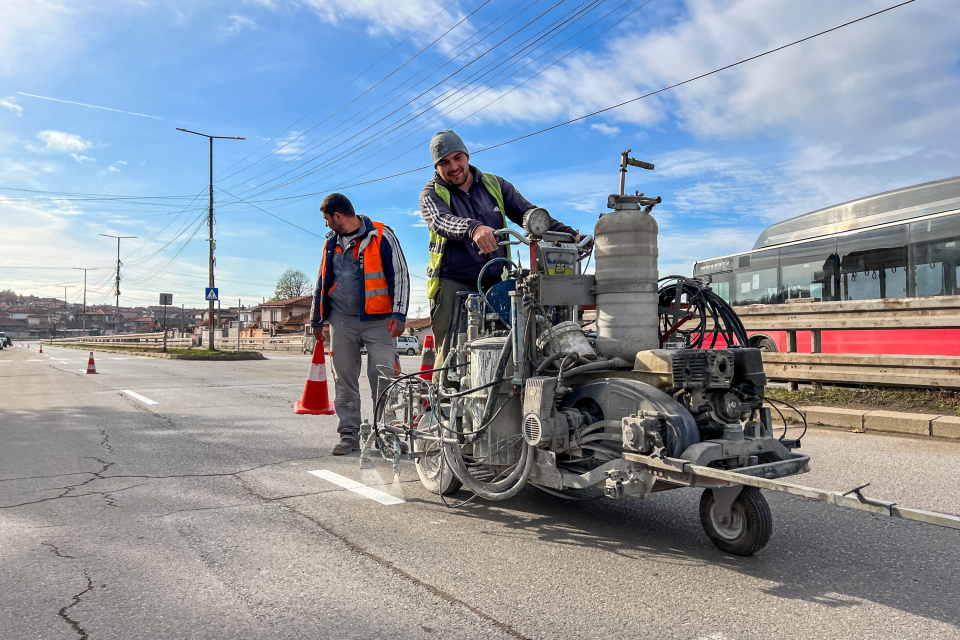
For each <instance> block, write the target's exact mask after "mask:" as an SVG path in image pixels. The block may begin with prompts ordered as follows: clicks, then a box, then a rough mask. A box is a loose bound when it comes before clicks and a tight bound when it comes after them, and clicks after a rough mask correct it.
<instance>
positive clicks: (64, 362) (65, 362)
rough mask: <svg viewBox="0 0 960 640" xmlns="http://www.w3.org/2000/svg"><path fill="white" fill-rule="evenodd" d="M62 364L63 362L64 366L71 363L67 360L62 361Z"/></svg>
mask: <svg viewBox="0 0 960 640" xmlns="http://www.w3.org/2000/svg"><path fill="white" fill-rule="evenodd" d="M60 362H62V363H63V364H70V363H69V362H67V361H66V360H61V361H60Z"/></svg>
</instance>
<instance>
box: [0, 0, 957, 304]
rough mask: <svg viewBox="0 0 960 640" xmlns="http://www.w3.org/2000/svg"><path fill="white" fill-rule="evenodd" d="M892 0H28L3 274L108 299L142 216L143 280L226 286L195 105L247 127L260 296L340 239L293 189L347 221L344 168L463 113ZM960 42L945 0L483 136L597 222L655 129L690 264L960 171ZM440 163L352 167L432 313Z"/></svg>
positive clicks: (535, 115) (668, 222)
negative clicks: (817, 212) (431, 242)
mask: <svg viewBox="0 0 960 640" xmlns="http://www.w3.org/2000/svg"><path fill="white" fill-rule="evenodd" d="M892 4H895V2H894V1H893V0H888V1H886V2H879V1H873V0H847V1H845V2H842V3H838V2H835V1H829V0H722V1H721V0H687V1H679V0H652V1H651V2H649V3H647V4H645V5H644V4H643V0H627V1H626V2H624V0H603V1H600V0H588V1H587V2H584V1H583V0H562V1H561V0H538V1H536V2H535V1H534V0H524V1H522V2H516V1H514V0H490V1H489V2H486V3H484V2H483V0H460V1H456V2H453V3H450V2H449V0H392V1H390V2H383V1H379V0H248V1H246V2H206V1H204V0H192V1H191V2H179V1H176V0H174V1H169V0H168V1H165V2H149V1H140V2H132V1H120V0H99V1H98V2H57V1H54V0H7V1H6V2H4V3H3V5H2V6H0V187H3V188H4V189H3V190H0V288H13V289H14V290H16V291H18V292H22V293H33V294H36V295H57V296H62V295H63V288H62V285H70V286H71V288H70V289H68V290H67V295H68V298H69V299H70V300H71V301H79V300H80V299H81V297H82V287H81V285H82V273H81V272H79V271H73V270H71V269H70V268H71V267H99V268H100V269H99V270H97V271H91V272H89V275H88V289H89V290H88V302H90V303H97V302H112V300H113V297H112V286H113V284H112V275H111V273H110V269H111V267H112V265H113V261H114V260H115V256H116V241H114V240H111V239H108V238H103V237H100V236H99V235H98V234H100V233H106V234H114V235H130V236H134V235H135V236H138V238H137V239H133V240H124V241H123V243H124V244H123V245H122V249H123V251H122V257H123V262H124V264H125V267H124V275H123V278H124V279H123V284H122V285H121V291H122V297H121V304H125V305H132V304H148V303H154V304H155V303H156V299H157V294H158V293H160V292H172V293H173V294H174V301H175V302H176V303H177V304H179V303H184V304H186V305H187V306H200V305H202V295H203V287H204V285H205V282H206V248H207V243H206V241H205V238H206V235H207V232H206V227H205V225H203V217H204V208H205V206H206V187H207V180H208V174H207V172H208V155H207V153H208V147H207V143H206V140H205V139H202V138H198V137H196V136H192V135H189V134H185V133H180V132H178V131H175V127H184V128H188V129H194V130H198V131H202V132H204V133H210V134H213V135H223V136H242V137H245V138H246V140H245V141H226V140H225V141H218V142H217V143H216V146H215V154H214V162H215V165H214V172H215V175H216V186H215V192H216V200H217V203H216V205H215V211H216V212H217V227H216V232H215V237H216V239H217V258H218V260H217V276H218V285H219V286H220V291H221V297H222V298H223V299H224V300H230V301H235V300H236V299H238V298H240V299H242V300H243V301H244V304H249V303H253V302H257V301H259V300H260V299H261V298H262V297H263V296H268V297H269V296H270V295H271V293H272V289H273V283H275V281H276V279H277V277H278V276H279V275H280V273H282V272H283V270H284V269H286V268H287V267H295V268H298V269H302V270H303V271H305V272H306V273H307V274H308V275H310V276H311V277H313V275H314V274H315V273H316V270H317V266H318V264H319V247H320V242H321V240H320V238H317V237H316V236H314V235H311V234H310V233H307V232H305V231H303V230H301V229H298V228H296V227H294V226H291V225H290V224H287V223H285V222H283V221H281V220H279V219H277V218H275V217H272V216H271V215H269V214H273V215H274V216H279V217H280V218H283V219H285V220H287V221H289V222H291V223H293V224H295V225H297V226H298V227H302V228H303V229H306V230H309V231H311V232H312V233H314V234H317V235H319V236H323V235H324V233H325V232H326V229H325V228H324V227H323V220H322V218H321V217H320V214H319V211H318V205H319V203H320V200H321V199H322V197H323V195H324V194H325V193H327V192H329V191H331V190H334V189H336V188H342V187H345V186H348V185H353V184H355V183H358V182H364V181H367V180H373V179H375V178H381V177H384V176H388V175H391V174H395V173H401V172H404V171H408V170H410V169H414V168H416V167H420V166H423V165H426V164H429V150H428V145H427V141H428V140H429V138H430V135H431V134H432V133H433V132H434V131H436V130H438V129H441V128H446V127H448V126H452V125H454V124H455V123H457V122H458V121H460V120H462V119H464V118H466V120H464V121H463V122H461V123H459V124H456V130H457V131H458V132H459V133H460V134H461V136H462V137H463V138H464V140H466V142H467V144H468V146H469V147H470V148H471V150H472V151H478V150H480V149H482V148H484V147H487V146H492V145H495V144H498V143H500V142H503V141H506V140H510V139H513V138H516V137H519V136H522V135H525V134H527V133H530V132H533V131H536V130H539V129H542V128H545V127H548V126H551V125H553V124H556V123H558V122H563V121H565V120H568V119H571V118H576V117H578V116H581V115H584V114H586V113H590V112H592V111H596V110H599V109H602V108H605V107H608V106H610V105H612V104H616V103H618V102H621V101H623V100H627V99H630V98H633V97H636V96H638V95H642V94H644V93H647V92H649V91H652V90H656V89H659V88H661V87H664V86H668V85H670V84H673V83H676V82H679V81H682V80H685V79H687V78H690V77H693V76H696V75H698V74H701V73H704V72H706V71H710V70H713V69H715V68H718V67H721V66H724V65H726V64H730V63H732V62H736V61H737V60H740V59H743V58H746V57H749V56H751V55H755V54H757V53H760V52H762V51H765V50H767V49H771V48H773V47H777V46H780V45H782V44H785V43H788V42H790V41H793V40H796V39H798V38H801V37H805V36H807V35H811V34H813V33H816V32H819V31H822V30H824V29H827V28H830V27H833V26H836V25H838V24H841V23H843V22H846V21H848V20H852V19H855V18H858V17H860V16H862V15H865V14H868V13H871V12H872V11H876V10H879V9H882V8H884V7H887V6H890V5H892ZM641 5H643V6H641ZM630 12H632V13H630ZM624 16H626V17H624ZM621 18H623V20H622V21H621V22H619V23H617V24H615V25H614V24H613V23H615V22H616V21H617V20H620V19H621ZM557 21H561V22H560V23H559V27H565V30H562V31H556V30H554V31H549V30H548V31H544V29H550V28H551V27H557V26H558V23H557ZM563 21H566V22H563ZM591 25H592V26H591ZM611 25H612V26H611ZM605 29H607V30H606V31H604V30H605ZM598 34H599V35H598ZM441 36H442V37H441ZM541 36H543V37H542V38H541ZM593 36H597V37H595V38H594V39H593V40H589V39H590V38H591V37H593ZM438 38H439V39H438ZM538 38H541V39H539V40H538ZM588 40H589V41H588ZM434 41H436V42H434ZM431 43H432V44H431ZM428 45H429V47H428ZM427 47H428V48H427ZM424 48H426V49H425V50H424V51H423V52H422V53H420V54H419V55H417V53H418V52H419V51H421V50H422V49H424ZM501 56H505V57H502V58H501ZM958 58H960V11H957V3H956V2H952V1H950V0H918V1H917V2H914V3H912V4H909V5H906V6H904V7H902V8H899V9H896V10H894V11H891V12H889V13H886V14H883V15H881V16H878V17H876V18H872V19H870V20H868V21H865V22H862V23H858V24H856V25H852V26H850V27H847V28H845V29H843V30H841V31H838V32H835V33H832V34H828V35H825V36H822V37H820V38H817V39H815V40H812V41H809V42H806V43H804V44H801V45H798V46H796V47H793V48H791V49H789V50H786V51H783V52H779V53H776V54H773V55H770V56H767V57H764V58H762V59H760V60H756V61H754V62H751V63H748V64H745V65H743V66H740V67H737V68H735V69H732V70H729V71H725V72H723V73H721V74H717V75H714V76H711V77H709V78H705V79H703V80H700V81H697V82H694V83H691V84H688V85H685V86H683V87H680V88H678V89H675V90H672V91H670V92H667V93H662V94H658V95H657V96H654V97H652V98H649V99H645V100H642V101H639V102H635V103H632V104H630V105H628V106H625V107H622V108H620V109H615V110H612V111H608V112H606V113H604V114H602V115H599V116H595V117H591V118H588V119H586V120H583V121H581V122H579V123H576V124H572V125H568V126H565V127H561V128H559V129H556V130H554V131H551V132H548V133H545V134H542V135H538V136H535V137H532V138H529V139H526V140H523V141H520V142H517V143H514V144H511V145H507V146H505V147H500V148H497V149H493V150H491V151H489V152H485V153H479V154H478V153H475V154H474V156H473V158H472V161H473V163H474V164H476V165H477V166H479V167H481V168H482V169H483V170H485V171H490V172H493V173H497V174H499V175H502V176H504V177H506V178H507V179H509V180H511V181H512V182H513V183H514V184H516V185H517V187H518V188H519V189H520V190H521V192H523V193H524V195H525V196H527V198H528V199H530V200H531V201H533V202H535V203H537V204H538V205H541V206H544V207H546V208H548V209H549V210H550V211H551V213H553V215H554V216H555V217H557V218H558V219H560V220H563V221H564V222H566V223H568V224H571V225H572V226H576V227H579V228H580V229H581V230H582V231H587V230H589V229H591V228H592V225H593V223H594V222H595V221H596V218H597V214H598V213H599V212H601V211H603V210H604V208H605V203H606V196H607V194H609V193H613V192H614V191H615V190H616V186H617V178H618V174H617V163H618V160H619V153H620V151H622V150H623V149H626V148H632V149H633V150H634V153H633V155H635V156H636V157H638V158H641V159H644V160H647V161H651V162H654V163H656V165H657V170H656V171H654V172H645V171H641V170H633V171H632V172H631V173H630V175H629V176H628V188H629V189H631V190H633V189H640V190H642V191H645V192H646V193H647V194H648V195H654V194H655V195H660V196H662V197H663V199H664V203H663V205H662V206H660V207H658V208H657V209H656V210H655V216H656V217H657V219H658V221H659V224H660V231H661V237H660V272H661V274H662V275H666V274H668V273H689V270H690V265H691V263H692V262H693V261H695V260H697V259H703V258H708V257H715V256H718V255H723V254H727V253H732V252H735V251H742V250H746V249H749V248H750V247H751V246H752V245H753V242H754V241H755V239H756V237H757V235H758V234H759V233H760V231H761V230H762V229H763V228H764V227H765V226H767V225H768V224H770V223H771V222H774V221H777V220H781V219H783V218H787V217H791V216H794V215H798V214H801V213H805V212H807V211H811V210H814V209H818V208H821V207H824V206H828V205H831V204H835V203H837V202H841V201H845V200H849V199H852V198H856V197H860V196H864V195H869V194H871V193H876V192H880V191H884V190H888V189H892V188H896V187H900V186H905V185H909V184H915V183H917V182H923V181H927V180H935V179H940V178H945V177H949V176H954V175H957V174H960V157H958V154H960V152H958V148H960V146H958V142H960V140H958V137H960V135H958V132H960V126H958V125H960V109H958V107H957V105H958V104H960V100H958V99H960V74H958ZM488 63H493V64H492V65H491V66H490V67H489V68H488V67H487V65H488ZM500 63H505V64H504V65H501V66H496V65H498V64H500ZM510 63H512V66H506V64H510ZM401 65H403V66H402V67H401ZM444 65H445V66H444ZM398 67H401V68H400V69H399V71H396V72H395V73H393V75H389V74H391V72H394V71H395V70H396V69H397V68H398ZM454 72H457V73H456V74H455V75H453V76H452V77H451V78H447V76H448V75H450V74H453V73H454ZM514 72H516V73H515V75H512V76H511V75H510V74H511V73H514ZM385 77H386V79H385V80H384V78H385ZM381 80H383V81H382V82H380V81H381ZM378 82H379V83H380V84H378ZM520 83H523V84H520ZM518 85H519V86H518ZM457 92H459V93H457ZM28 94H29V95H28ZM421 94H422V95H421ZM36 96H43V97H42V98H41V97H36ZM46 98H56V99H57V100H59V101H54V100H49V99H46ZM351 101H353V102H352V103H351ZM77 103H80V104H77ZM406 103H409V104H406ZM83 105H92V106H83ZM95 107H106V109H104V108H95ZM481 108H482V109H481ZM341 109H342V110H341ZM438 109H439V111H438ZM478 109H479V111H478ZM338 110H340V111H339V113H336V112H337V111H338ZM395 110H396V112H395V113H393V114H392V115H391V112H393V111H395ZM334 114H335V115H334ZM385 116H386V119H384V120H383V121H382V122H380V123H379V124H374V123H375V122H376V121H377V120H379V119H381V118H384V117H385ZM468 116H469V117H468ZM401 122H405V123H406V124H403V125H402V126H401V128H399V129H396V130H395V131H393V132H392V133H387V135H386V136H385V137H384V136H383V135H382V134H383V133H385V132H389V131H390V130H391V129H393V127H394V126H396V125H397V124H399V123H401ZM370 125H373V126H372V128H370V129H368V130H366V131H362V130H363V129H365V128H366V127H368V126H370ZM408 134H409V135H408ZM354 136H355V137H354ZM399 138H402V139H399ZM367 142H370V143H371V144H369V145H367V146H363V147H359V145H363V144H366V143H367ZM358 147H359V148H358ZM305 163H306V164H305ZM311 171H312V172H313V173H308V172H311ZM430 175H431V171H430V170H423V171H419V172H415V173H411V174H408V175H404V176H401V177H397V178H392V179H389V180H383V181H379V182H374V183H371V184H366V185H361V186H356V187H351V188H348V189H345V191H344V192H345V193H347V195H349V196H350V197H351V199H352V200H353V201H354V203H355V205H356V207H357V210H358V211H360V212H362V213H365V214H367V215H369V216H371V217H372V218H374V219H378V220H381V221H383V222H385V223H387V224H389V225H391V226H392V227H393V228H394V229H395V230H396V231H397V233H398V236H399V238H400V240H401V242H402V244H403V247H404V250H405V252H406V255H407V259H408V262H409V263H410V266H411V271H412V273H413V274H415V275H416V276H420V278H414V292H413V297H412V298H413V302H412V305H411V315H412V316H416V315H417V308H418V307H421V308H422V310H421V313H423V314H425V313H426V299H425V295H424V291H425V280H424V279H422V276H423V275H424V271H425V266H426V260H427V252H426V238H427V233H426V229H425V228H424V225H423V223H422V221H421V219H420V217H419V213H418V209H417V196H418V193H419V190H420V188H421V186H422V185H423V183H424V182H426V181H427V180H428V179H429V178H430ZM13 189H22V190H33V191H14V190H13ZM54 192H55V193H54ZM314 193H316V194H317V195H309V196H308V197H297V196H303V195H304V194H314ZM64 194H101V195H109V196H113V198H111V199H107V198H104V197H99V196H98V197H90V196H79V195H64ZM116 196H120V197H121V199H117V198H116ZM131 196H135V197H136V198H130V197H131ZM146 196H150V197H151V198H152V199H144V197H146ZM14 266H16V267H30V268H28V269H24V268H20V269H10V268H9V267H14ZM36 267H46V268H45V269H38V268H36ZM234 304H235V302H234Z"/></svg>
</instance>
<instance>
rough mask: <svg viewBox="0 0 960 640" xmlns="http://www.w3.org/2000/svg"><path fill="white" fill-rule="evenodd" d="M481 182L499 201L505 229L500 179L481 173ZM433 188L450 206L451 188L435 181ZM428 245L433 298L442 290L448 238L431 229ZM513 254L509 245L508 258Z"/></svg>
mask: <svg viewBox="0 0 960 640" xmlns="http://www.w3.org/2000/svg"><path fill="white" fill-rule="evenodd" d="M480 182H481V184H483V186H484V187H486V188H487V191H488V192H489V193H490V195H492V196H493V199H494V200H496V201H497V205H498V206H499V207H500V215H501V216H503V227H501V228H503V229H505V228H506V227H507V214H506V213H505V212H506V210H507V208H506V207H505V206H503V192H502V191H501V190H500V181H499V180H498V179H497V176H495V175H493V174H492V173H482V174H480ZM433 189H434V191H436V193H437V195H438V196H440V199H441V200H443V201H444V203H446V205H447V206H448V207H449V206H450V190H449V189H447V188H446V187H445V186H443V185H441V184H437V183H436V182H434V183H433ZM428 247H429V251H430V261H429V262H428V263H427V298H429V299H430V300H433V299H434V298H435V297H436V295H437V291H439V290H440V265H441V264H442V263H443V254H444V252H445V251H446V249H447V239H446V238H444V237H443V236H441V235H440V234H439V233H437V232H436V231H434V230H433V229H431V230H430V244H429V245H428ZM511 255H512V254H511V252H510V247H509V246H507V260H510V259H511Z"/></svg>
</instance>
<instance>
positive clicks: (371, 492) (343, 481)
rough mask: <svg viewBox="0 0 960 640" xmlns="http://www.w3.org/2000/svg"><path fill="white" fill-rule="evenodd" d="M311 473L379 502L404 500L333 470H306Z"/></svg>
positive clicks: (398, 502) (401, 501)
mask: <svg viewBox="0 0 960 640" xmlns="http://www.w3.org/2000/svg"><path fill="white" fill-rule="evenodd" d="M308 473H310V474H311V475H315V476H317V477H318V478H322V479H323V480H326V481H327V482H332V483H333V484H335V485H337V486H340V487H343V488H344V489H346V490H347V491H352V492H354V493H356V494H359V495H361V496H363V497H364V498H370V499H371V500H374V501H376V502H379V503H380V504H385V505H391V504H403V503H404V502H406V501H405V500H401V499H400V498H395V497H393V496H392V495H390V494H389V493H384V492H383V491H379V490H377V489H374V488H373V487H368V486H367V485H365V484H361V483H359V482H357V481H356V480H351V479H350V478H344V477H343V476H341V475H338V474H336V473H334V472H333V471H327V470H326V469H321V470H319V471H310V472H308Z"/></svg>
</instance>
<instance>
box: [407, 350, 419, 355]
mask: <svg viewBox="0 0 960 640" xmlns="http://www.w3.org/2000/svg"><path fill="white" fill-rule="evenodd" d="M407 355H408V356H415V355H417V352H416V351H414V350H413V349H407Z"/></svg>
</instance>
